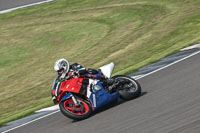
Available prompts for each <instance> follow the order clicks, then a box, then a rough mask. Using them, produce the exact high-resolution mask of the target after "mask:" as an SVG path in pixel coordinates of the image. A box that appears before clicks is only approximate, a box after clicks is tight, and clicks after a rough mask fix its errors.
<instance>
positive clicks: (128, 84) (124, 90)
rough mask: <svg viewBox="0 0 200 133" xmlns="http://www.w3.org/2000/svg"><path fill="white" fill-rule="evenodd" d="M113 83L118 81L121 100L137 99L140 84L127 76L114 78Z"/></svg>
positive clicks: (139, 92)
mask: <svg viewBox="0 0 200 133" xmlns="http://www.w3.org/2000/svg"><path fill="white" fill-rule="evenodd" d="M113 78H115V81H119V83H120V84H119V86H118V87H119V94H120V98H121V99H123V100H131V99H134V98H137V97H139V96H140V94H141V86H140V84H139V83H138V82H137V81H136V80H135V79H133V78H131V77H128V76H123V75H119V76H115V77H113Z"/></svg>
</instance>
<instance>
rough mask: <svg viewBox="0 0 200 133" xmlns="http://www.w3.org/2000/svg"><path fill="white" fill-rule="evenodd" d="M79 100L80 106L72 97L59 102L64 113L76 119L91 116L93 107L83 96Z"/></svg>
mask: <svg viewBox="0 0 200 133" xmlns="http://www.w3.org/2000/svg"><path fill="white" fill-rule="evenodd" d="M77 101H78V102H79V105H78V106H76V105H75V104H74V102H73V100H72V99H71V98H70V99H66V100H65V101H62V102H61V103H60V104H59V107H60V111H61V112H62V114H64V115H65V116H67V117H68V118H71V119H74V120H83V119H86V118H88V117H89V116H91V114H92V108H91V107H90V105H89V103H88V102H87V101H86V100H84V99H81V98H77Z"/></svg>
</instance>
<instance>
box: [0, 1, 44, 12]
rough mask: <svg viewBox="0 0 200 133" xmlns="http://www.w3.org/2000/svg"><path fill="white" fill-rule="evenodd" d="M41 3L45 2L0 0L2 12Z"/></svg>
mask: <svg viewBox="0 0 200 133" xmlns="http://www.w3.org/2000/svg"><path fill="white" fill-rule="evenodd" d="M41 1H44V0H0V11H2V10H6V9H10V8H15V7H18V6H24V5H28V4H32V3H36V2H41Z"/></svg>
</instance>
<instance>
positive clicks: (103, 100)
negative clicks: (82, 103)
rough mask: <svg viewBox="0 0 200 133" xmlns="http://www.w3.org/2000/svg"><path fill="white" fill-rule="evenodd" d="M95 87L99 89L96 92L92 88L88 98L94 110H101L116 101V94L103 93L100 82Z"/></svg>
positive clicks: (117, 95) (117, 94)
mask: <svg viewBox="0 0 200 133" xmlns="http://www.w3.org/2000/svg"><path fill="white" fill-rule="evenodd" d="M96 85H97V86H99V87H101V89H100V90H96V89H95V88H94V87H93V88H92V92H91V95H90V96H89V97H88V98H89V100H90V102H91V104H92V107H93V109H94V110H96V109H98V108H101V107H102V106H104V105H106V104H108V103H110V102H111V101H114V100H117V98H118V97H119V93H118V92H115V93H112V94H110V93H109V92H107V91H105V89H104V88H103V86H102V84H101V82H100V81H98V82H97V83H96Z"/></svg>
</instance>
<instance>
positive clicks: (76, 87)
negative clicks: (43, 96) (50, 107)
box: [60, 78, 89, 94]
mask: <svg viewBox="0 0 200 133" xmlns="http://www.w3.org/2000/svg"><path fill="white" fill-rule="evenodd" d="M85 84H87V85H88V84H89V81H87V79H83V78H73V79H69V80H66V81H63V82H62V84H61V87H60V91H67V92H73V93H80V94H84V93H85V91H84V90H85V88H86V87H84V86H87V85H85Z"/></svg>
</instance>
